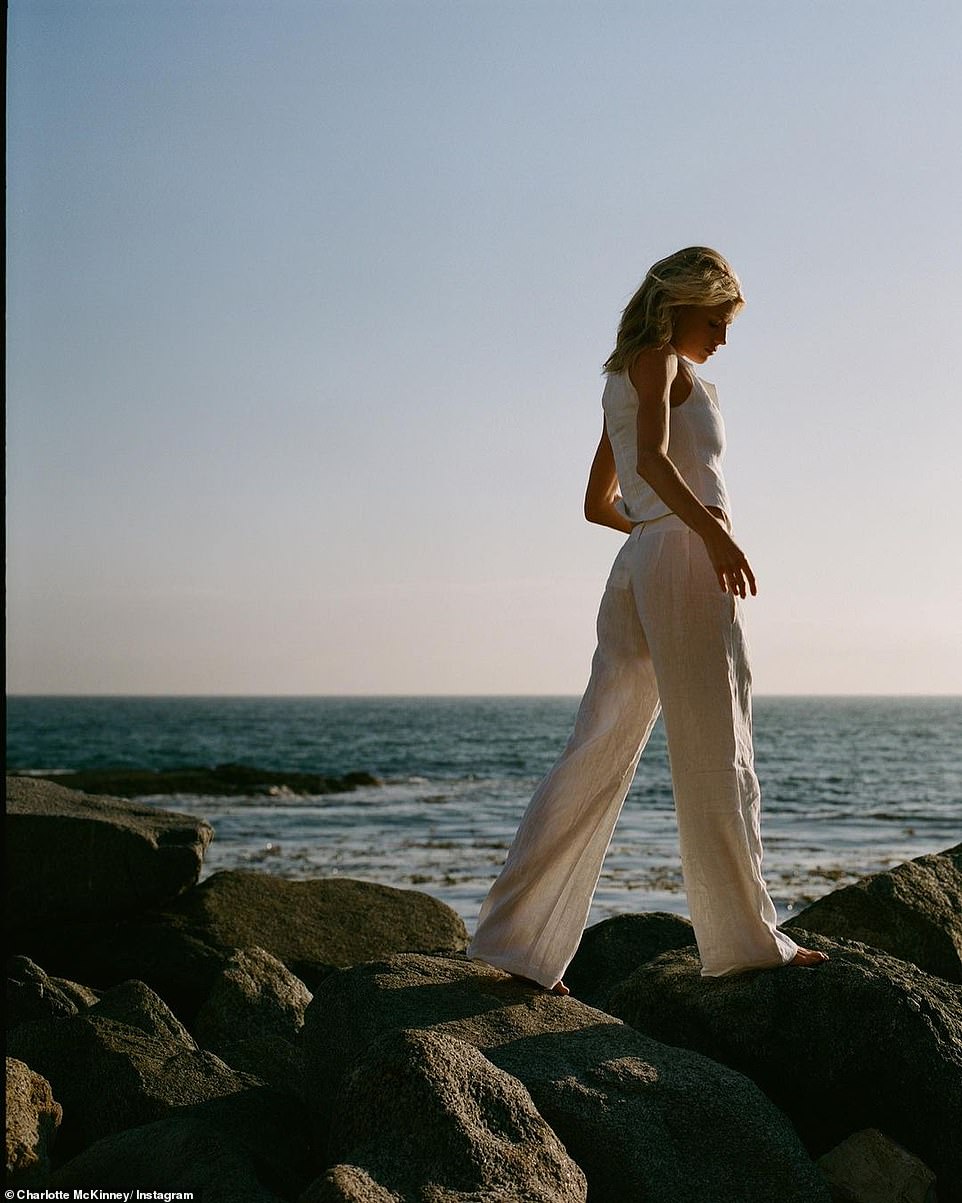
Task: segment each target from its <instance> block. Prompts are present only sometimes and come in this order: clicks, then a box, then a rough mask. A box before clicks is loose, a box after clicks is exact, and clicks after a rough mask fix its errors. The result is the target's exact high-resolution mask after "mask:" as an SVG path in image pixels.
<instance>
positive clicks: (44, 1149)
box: [6, 1057, 63, 1197]
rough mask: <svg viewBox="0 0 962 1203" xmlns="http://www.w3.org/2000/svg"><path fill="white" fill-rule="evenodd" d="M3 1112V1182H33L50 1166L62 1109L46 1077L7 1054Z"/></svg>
mask: <svg viewBox="0 0 962 1203" xmlns="http://www.w3.org/2000/svg"><path fill="white" fill-rule="evenodd" d="M6 1113H7V1170H6V1181H7V1183H8V1185H9V1184H11V1183H16V1184H19V1185H24V1184H25V1183H30V1182H36V1181H37V1180H38V1179H39V1178H41V1177H42V1176H43V1175H44V1174H45V1173H46V1172H47V1171H48V1170H49V1169H50V1149H51V1145H52V1144H53V1141H54V1138H55V1137H56V1135H57V1129H58V1128H59V1127H60V1121H61V1119H62V1117H63V1109H62V1108H61V1106H60V1104H59V1103H58V1102H56V1101H55V1100H54V1097H53V1092H52V1091H51V1089H50V1083H49V1082H48V1081H47V1080H46V1078H43V1077H41V1076H40V1074H38V1073H34V1071H33V1070H32V1069H31V1068H30V1066H29V1065H25V1064H24V1063H23V1061H18V1060H16V1059H15V1058H14V1057H7V1093H6ZM8 1197H9V1196H8Z"/></svg>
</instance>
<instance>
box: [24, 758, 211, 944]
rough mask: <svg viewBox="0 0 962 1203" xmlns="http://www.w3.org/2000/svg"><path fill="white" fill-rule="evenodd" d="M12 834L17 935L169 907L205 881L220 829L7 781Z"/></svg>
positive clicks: (38, 783)
mask: <svg viewBox="0 0 962 1203" xmlns="http://www.w3.org/2000/svg"><path fill="white" fill-rule="evenodd" d="M6 834H7V841H6V854H5V855H6V873H5V875H4V895H5V902H6V918H5V925H6V927H7V929H8V931H11V930H12V931H18V930H19V929H21V928H24V927H29V926H32V925H35V924H40V923H51V922H53V921H56V922H64V921H66V922H70V923H73V922H76V921H77V920H81V919H93V918H103V917H106V916H111V915H118V914H119V915H128V914H130V912H132V911H138V910H145V909H146V908H147V907H150V906H155V905H158V904H161V903H164V902H167V901H169V900H170V899H172V898H174V897H176V895H178V894H180V893H181V892H182V891H183V890H185V889H187V888H188V887H189V886H191V885H192V884H193V883H194V882H195V881H197V878H198V876H199V874H200V867H201V862H202V860H203V857H204V852H205V851H206V848H207V845H208V844H209V843H210V840H211V837H212V835H213V830H212V828H211V827H210V826H209V825H208V824H207V823H205V822H203V821H202V820H200V819H194V818H191V817H190V816H188V815H179V814H173V813H171V812H170V811H165V810H157V809H155V808H154V807H150V806H141V805H138V804H136V803H133V802H125V801H122V800H121V799H119V798H92V797H89V796H87V795H86V794H80V793H76V792H75V791H73V790H68V789H64V788H62V787H61V786H59V785H53V784H51V783H50V782H49V781H42V780H40V779H38V778H34V777H8V778H7V820H6ZM17 951H20V950H17Z"/></svg>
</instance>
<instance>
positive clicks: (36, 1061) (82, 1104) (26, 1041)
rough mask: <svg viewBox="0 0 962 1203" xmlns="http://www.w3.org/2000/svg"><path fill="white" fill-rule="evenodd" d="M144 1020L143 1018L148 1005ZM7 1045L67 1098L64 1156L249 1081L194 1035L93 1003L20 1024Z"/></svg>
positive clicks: (60, 1150)
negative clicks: (135, 1021)
mask: <svg viewBox="0 0 962 1203" xmlns="http://www.w3.org/2000/svg"><path fill="white" fill-rule="evenodd" d="M158 1002H159V1000H158ZM121 1005H129V999H128V1001H127V1003H124V1000H123V999H121V1000H120V1002H119V1003H118V1000H117V999H114V1000H108V1003H107V1006H106V1008H105V1010H106V1011H109V1010H110V1009H111V1008H112V1007H118V1006H121ZM157 1010H158V1012H159V1008H157ZM141 1021H142V1022H144V1023H146V1020H145V1019H144V1018H143V1011H142V1012H141ZM159 1025H160V1021H159ZM188 1039H189V1037H188ZM7 1049H8V1052H9V1053H10V1055H11V1056H14V1057H17V1058H18V1059H20V1060H21V1061H25V1062H26V1063H27V1064H28V1065H29V1066H30V1067H31V1069H34V1070H35V1071H36V1072H38V1073H41V1074H43V1076H44V1077H45V1078H46V1079H47V1080H48V1082H49V1083H50V1085H51V1087H52V1088H53V1092H54V1095H55V1096H56V1098H57V1100H58V1101H59V1102H60V1103H61V1104H62V1106H63V1109H64V1118H63V1126H62V1128H61V1132H60V1136H59V1138H58V1144H57V1147H58V1154H62V1155H63V1156H64V1157H71V1156H73V1155H74V1154H75V1153H77V1152H79V1151H80V1150H81V1149H83V1148H86V1147H87V1146H88V1145H90V1144H92V1143H94V1141H97V1140H100V1139H101V1138H103V1137H104V1136H109V1135H110V1134H112V1133H114V1132H120V1131H123V1129H125V1128H132V1127H135V1126H137V1125H140V1124H146V1123H149V1122H151V1121H152V1120H155V1119H160V1118H161V1117H162V1116H164V1115H167V1114H168V1113H170V1112H171V1111H173V1110H175V1109H178V1108H181V1107H185V1106H188V1105H189V1104H191V1103H199V1102H203V1101H205V1100H207V1099H211V1098H216V1097H219V1096H223V1095H228V1094H235V1093H237V1092H238V1091H240V1090H243V1089H245V1088H247V1087H248V1086H250V1085H251V1084H252V1079H250V1078H249V1077H248V1076H247V1075H245V1074H240V1073H237V1072H236V1071H235V1070H233V1069H231V1068H230V1067H229V1066H227V1065H225V1064H224V1063H223V1061H221V1060H220V1059H219V1058H217V1057H215V1056H214V1055H213V1053H208V1052H202V1051H200V1050H198V1049H197V1048H196V1046H195V1045H194V1042H193V1040H190V1042H189V1043H187V1042H185V1041H184V1040H182V1039H175V1038H173V1037H171V1036H170V1035H167V1034H163V1033H162V1032H161V1031H160V1030H159V1026H158V1034H157V1035H150V1034H148V1033H147V1032H146V1031H144V1030H143V1027H140V1026H136V1027H135V1026H131V1025H130V1024H127V1023H121V1022H118V1021H117V1020H116V1019H112V1018H110V1017H109V1015H108V1014H106V1013H104V1014H96V1013H94V1011H93V1010H91V1011H88V1012H86V1013H83V1014H79V1015H71V1016H68V1017H67V1018H64V1019H44V1020H40V1021H39V1022H36V1023H26V1024H22V1025H21V1026H20V1027H18V1028H16V1029H15V1030H14V1031H13V1032H11V1033H9V1035H8V1037H7Z"/></svg>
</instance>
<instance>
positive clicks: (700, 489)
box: [601, 360, 731, 522]
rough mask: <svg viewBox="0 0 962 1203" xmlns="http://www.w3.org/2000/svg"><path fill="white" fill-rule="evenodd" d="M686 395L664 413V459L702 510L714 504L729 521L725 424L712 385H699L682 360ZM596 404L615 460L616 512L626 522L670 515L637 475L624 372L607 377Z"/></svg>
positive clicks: (634, 398) (634, 412)
mask: <svg viewBox="0 0 962 1203" xmlns="http://www.w3.org/2000/svg"><path fill="white" fill-rule="evenodd" d="M685 366H686V368H687V369H688V374H689V376H691V378H692V386H691V392H690V393H689V394H688V396H687V397H686V398H685V400H684V401H683V402H682V403H681V405H674V406H672V407H671V408H670V409H669V411H668V458H669V459H670V460H671V462H672V463H673V464H674V465H675V467H676V468H677V469H678V472H679V474H680V476H681V478H682V480H684V482H685V484H686V485H688V487H689V489H691V491H692V492H693V493H694V494H695V496H696V497H697V498H698V500H699V501H700V502H701V503H702V505H706V506H708V505H714V506H718V508H719V509H721V510H723V511H724V513H725V514H727V515H728V517H729V519H730V518H731V506H730V503H729V500H728V491H727V490H726V488H725V479H724V477H723V475H722V456H723V455H724V454H725V424H724V422H723V421H722V415H721V410H720V409H719V408H718V400H717V394H716V392H715V386H714V385H713V384H709V383H707V381H704V380H700V379H699V378H698V377H697V376H696V375H695V372H694V369H693V367H692V365H691V364H690V363H689V362H688V360H685ZM601 404H602V407H603V408H604V411H605V429H606V430H607V431H608V439H609V441H610V443H611V450H612V451H613V453H614V457H615V469H616V471H617V473H618V486H619V488H620V489H621V500H620V501H619V502H617V504H616V506H615V508H616V509H617V510H618V511H619V512H620V513H621V514H623V515H624V517H626V518H627V519H628V521H629V522H651V521H652V520H653V519H655V518H663V517H664V516H665V515H666V514H670V513H671V508H670V507H669V506H667V505H666V504H665V503H664V502H663V501H662V499H661V498H660V497H659V496H658V494H657V493H656V492H655V490H654V489H653V488H652V487H651V485H650V484H649V483H648V482H647V481H646V480H645V479H644V477H642V476H639V475H638V394H637V393H636V392H635V387H634V385H633V384H632V383H631V380H630V379H629V378H628V373H627V372H622V373H619V374H618V375H610V376H609V377H608V380H607V382H606V384H605V391H604V393H603V394H602V398H601Z"/></svg>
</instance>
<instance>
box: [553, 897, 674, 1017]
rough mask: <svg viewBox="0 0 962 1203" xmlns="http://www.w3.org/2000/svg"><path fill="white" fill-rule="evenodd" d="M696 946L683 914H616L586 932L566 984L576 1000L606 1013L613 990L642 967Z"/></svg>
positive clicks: (569, 969)
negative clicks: (666, 954)
mask: <svg viewBox="0 0 962 1203" xmlns="http://www.w3.org/2000/svg"><path fill="white" fill-rule="evenodd" d="M694 943H695V935H694V930H693V928H692V926H691V923H690V922H689V921H688V920H687V919H683V918H682V917H681V915H671V914H668V913H667V912H666V911H653V912H649V913H647V914H641V915H615V916H614V917H613V918H611V919H603V920H602V921H601V922H600V923H596V924H594V926H593V927H589V928H588V929H587V930H586V931H585V933H584V935H583V936H582V937H581V944H580V945H579V947H578V951H577V953H576V954H575V958H574V960H573V961H572V962H571V964H570V965H569V966H568V968H567V970H566V971H565V984H566V985H567V986H568V988H569V989H570V990H571V992H572V994H574V995H575V997H576V998H580V999H581V1001H582V1002H586V1003H588V1005H589V1006H592V1007H600V1008H601V1010H604V1009H605V1003H606V1002H607V999H608V995H609V994H610V993H611V991H612V990H613V989H614V987H615V986H617V985H618V983H619V982H623V981H624V980H625V978H626V977H629V976H630V975H631V974H632V973H633V972H634V971H635V969H637V967H638V966H639V965H643V964H644V963H645V961H650V960H651V959H652V958H653V957H656V956H658V954H659V953H662V952H666V951H668V949H671V948H684V947H686V946H687V945H689V944H694Z"/></svg>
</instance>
